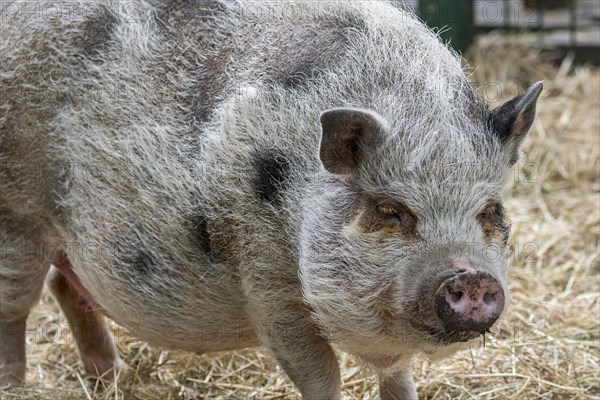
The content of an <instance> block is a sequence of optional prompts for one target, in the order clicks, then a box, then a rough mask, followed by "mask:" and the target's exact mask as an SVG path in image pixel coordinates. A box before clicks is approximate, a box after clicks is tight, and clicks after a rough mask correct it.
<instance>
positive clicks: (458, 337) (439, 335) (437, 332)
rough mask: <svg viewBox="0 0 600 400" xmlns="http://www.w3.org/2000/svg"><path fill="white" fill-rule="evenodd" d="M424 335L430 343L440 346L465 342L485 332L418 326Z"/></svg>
mask: <svg viewBox="0 0 600 400" xmlns="http://www.w3.org/2000/svg"><path fill="white" fill-rule="evenodd" d="M418 330H419V331H421V332H422V333H423V334H424V335H423V336H424V338H425V340H426V341H427V342H429V343H430V344H434V345H438V346H448V345H452V344H455V343H465V342H468V341H469V340H472V339H476V338H477V337H479V336H481V335H483V334H484V333H485V332H479V331H460V330H447V329H443V328H434V327H430V326H426V325H425V326H420V327H419V328H418Z"/></svg>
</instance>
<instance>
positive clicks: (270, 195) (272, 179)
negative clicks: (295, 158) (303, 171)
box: [253, 149, 290, 205]
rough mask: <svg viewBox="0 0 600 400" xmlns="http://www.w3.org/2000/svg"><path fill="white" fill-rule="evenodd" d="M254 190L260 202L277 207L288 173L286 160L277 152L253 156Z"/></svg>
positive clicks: (259, 153)
mask: <svg viewBox="0 0 600 400" xmlns="http://www.w3.org/2000/svg"><path fill="white" fill-rule="evenodd" d="M253 162H254V169H255V177H254V190H255V193H256V195H257V196H258V198H260V199H261V200H263V201H265V202H267V203H271V204H273V205H278V204H279V203H280V202H281V197H282V191H283V190H285V186H286V179H287V177H288V175H289V172H290V164H289V161H288V159H287V158H286V157H285V156H284V155H283V154H282V153H281V152H279V151H278V150H273V149H269V150H264V151H260V152H257V153H255V154H254V156H253Z"/></svg>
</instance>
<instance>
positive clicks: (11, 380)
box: [0, 374, 25, 388]
mask: <svg viewBox="0 0 600 400" xmlns="http://www.w3.org/2000/svg"><path fill="white" fill-rule="evenodd" d="M24 380H25V379H24V377H20V376H16V375H13V374H8V375H3V376H0V388H7V387H12V386H21V385H22V384H23V381H24Z"/></svg>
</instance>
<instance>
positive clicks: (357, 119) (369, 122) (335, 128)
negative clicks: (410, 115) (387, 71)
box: [319, 108, 389, 174]
mask: <svg viewBox="0 0 600 400" xmlns="http://www.w3.org/2000/svg"><path fill="white" fill-rule="evenodd" d="M321 128H322V132H321V145H320V149H319V157H320V158H321V162H322V163H323V166H324V167H325V169H326V170H327V171H329V172H331V173H333V174H349V173H351V172H352V171H353V170H354V169H355V168H356V166H357V165H358V163H359V162H360V159H361V156H362V155H363V154H365V151H368V147H369V146H372V145H373V144H374V143H376V142H378V141H379V139H381V138H382V137H383V136H384V135H386V134H388V133H389V127H388V123H387V121H386V120H385V119H384V118H383V117H382V116H381V115H379V114H377V113H375V112H373V111H369V110H364V109H360V108H333V109H330V110H327V111H325V112H324V113H323V114H321Z"/></svg>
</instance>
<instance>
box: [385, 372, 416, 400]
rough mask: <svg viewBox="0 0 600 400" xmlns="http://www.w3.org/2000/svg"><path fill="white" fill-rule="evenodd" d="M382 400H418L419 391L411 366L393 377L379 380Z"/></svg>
mask: <svg viewBox="0 0 600 400" xmlns="http://www.w3.org/2000/svg"><path fill="white" fill-rule="evenodd" d="M379 395H380V396H381V400H417V399H418V398H417V390H416V389H415V383H414V381H413V377H412V369H411V367H410V365H408V366H406V367H405V368H403V369H401V370H399V371H397V372H396V373H395V374H393V375H391V376H386V377H382V378H380V379H379Z"/></svg>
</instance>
